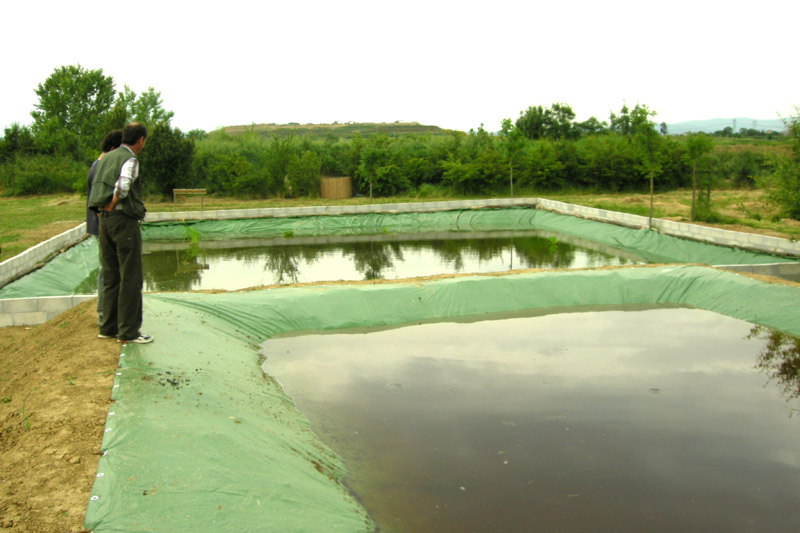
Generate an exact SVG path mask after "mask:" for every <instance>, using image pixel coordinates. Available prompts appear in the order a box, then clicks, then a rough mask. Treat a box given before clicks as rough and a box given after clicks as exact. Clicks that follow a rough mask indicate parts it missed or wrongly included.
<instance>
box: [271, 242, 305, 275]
mask: <svg viewBox="0 0 800 533" xmlns="http://www.w3.org/2000/svg"><path fill="white" fill-rule="evenodd" d="M301 252H302V251H301V249H300V248H298V247H291V246H270V247H269V248H266V249H265V250H264V254H265V255H266V263H265V264H264V270H269V271H270V272H272V275H273V276H274V278H275V283H279V284H283V283H297V281H298V280H299V279H300V269H299V268H298V262H299V259H300V257H301V255H302V253H301ZM287 280H288V281H287Z"/></svg>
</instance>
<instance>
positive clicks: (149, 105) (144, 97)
mask: <svg viewBox="0 0 800 533" xmlns="http://www.w3.org/2000/svg"><path fill="white" fill-rule="evenodd" d="M128 91H130V89H129V88H128V86H127V85H126V86H125V91H123V93H125V92H128ZM130 96H135V93H133V91H130ZM130 96H128V97H127V98H126V100H125V102H124V103H125V105H126V109H127V111H128V121H129V122H131V121H135V122H141V123H142V124H146V125H148V126H151V125H155V124H161V123H164V124H169V121H170V120H172V117H173V116H175V113H173V112H172V111H166V110H165V109H164V108H163V107H162V100H161V93H160V92H156V91H155V89H153V88H152V87H148V88H147V90H146V91H145V92H143V93H142V94H140V95H139V96H138V97H136V98H134V99H132V98H130Z"/></svg>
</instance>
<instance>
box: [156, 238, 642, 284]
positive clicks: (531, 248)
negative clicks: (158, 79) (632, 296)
mask: <svg viewBox="0 0 800 533" xmlns="http://www.w3.org/2000/svg"><path fill="white" fill-rule="evenodd" d="M144 252H145V253H144V256H143V268H144V277H145V290H146V291H182V290H202V289H221V290H236V289H243V288H248V287H257V286H262V285H272V284H284V283H298V282H317V281H333V280H346V281H355V280H364V279H400V278H407V277H415V276H430V275H437V274H454V273H461V272H467V273H483V272H502V271H508V270H513V269H519V268H584V267H597V266H605V265H625V264H634V263H644V261H643V260H642V259H641V258H639V257H638V256H636V255H634V254H631V253H628V252H625V251H623V250H619V249H614V248H610V247H607V246H603V245H599V244H596V243H592V242H591V241H585V240H581V239H576V238H573V237H568V236H564V235H558V234H549V233H542V232H537V231H525V232H488V233H487V232H484V233H472V234H462V233H451V232H448V233H438V234H419V235H384V236H381V235H378V236H361V237H349V238H342V237H309V238H287V239H283V238H279V239H264V240H239V241H201V242H200V243H198V244H196V245H194V246H191V245H190V244H189V243H145V247H144Z"/></svg>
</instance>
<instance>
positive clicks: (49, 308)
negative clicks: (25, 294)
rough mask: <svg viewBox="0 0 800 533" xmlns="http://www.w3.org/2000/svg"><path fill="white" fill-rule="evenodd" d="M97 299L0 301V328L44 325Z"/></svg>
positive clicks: (80, 297) (55, 297)
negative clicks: (83, 303) (87, 301)
mask: <svg viewBox="0 0 800 533" xmlns="http://www.w3.org/2000/svg"><path fill="white" fill-rule="evenodd" d="M92 298H96V295H94V294H73V295H71V296H40V297H38V298H7V299H4V300H0V327H8V326H35V325H37V324H43V323H44V322H47V321H48V320H50V319H51V318H54V317H56V316H58V315H60V314H61V313H63V312H64V311H67V310H69V309H72V308H73V307H75V306H76V305H78V304H79V303H82V302H85V301H86V300H91V299H92Z"/></svg>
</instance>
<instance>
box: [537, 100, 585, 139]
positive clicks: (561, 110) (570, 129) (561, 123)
mask: <svg viewBox="0 0 800 533" xmlns="http://www.w3.org/2000/svg"><path fill="white" fill-rule="evenodd" d="M574 120H575V112H574V111H573V110H572V108H571V107H570V106H569V105H567V104H562V103H560V102H556V103H554V104H553V105H551V106H550V109H548V110H547V111H546V112H545V129H546V131H547V136H548V137H550V138H551V139H574V138H575V137H576V136H577V135H576V133H577V130H576V128H575V127H574V125H573V121H574Z"/></svg>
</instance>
